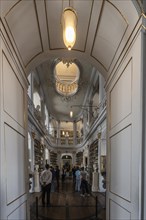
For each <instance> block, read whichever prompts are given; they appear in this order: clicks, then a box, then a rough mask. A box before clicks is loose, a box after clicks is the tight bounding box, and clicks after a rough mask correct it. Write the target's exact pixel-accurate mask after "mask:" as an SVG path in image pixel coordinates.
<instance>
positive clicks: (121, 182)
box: [110, 126, 131, 201]
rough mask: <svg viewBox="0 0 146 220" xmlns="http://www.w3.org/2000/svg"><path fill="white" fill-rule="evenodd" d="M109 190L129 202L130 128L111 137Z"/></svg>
mask: <svg viewBox="0 0 146 220" xmlns="http://www.w3.org/2000/svg"><path fill="white" fill-rule="evenodd" d="M110 141H111V143H110V147H111V167H110V169H111V177H110V190H111V192H113V193H115V194H117V195H119V196H120V197H122V198H124V199H125V200H128V201H130V200H131V198H130V197H131V126H128V127H127V128H125V129H123V130H122V131H120V132H118V133H117V134H115V135H114V136H113V137H111V140H110Z"/></svg>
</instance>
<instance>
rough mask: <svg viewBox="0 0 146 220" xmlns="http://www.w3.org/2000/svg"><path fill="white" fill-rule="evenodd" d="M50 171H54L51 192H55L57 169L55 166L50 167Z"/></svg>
mask: <svg viewBox="0 0 146 220" xmlns="http://www.w3.org/2000/svg"><path fill="white" fill-rule="evenodd" d="M50 171H51V173H52V182H51V192H54V191H55V188H56V187H55V169H54V167H52V166H51V167H50Z"/></svg>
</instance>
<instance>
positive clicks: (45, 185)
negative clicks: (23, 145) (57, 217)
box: [40, 164, 52, 206]
mask: <svg viewBox="0 0 146 220" xmlns="http://www.w3.org/2000/svg"><path fill="white" fill-rule="evenodd" d="M51 182H52V172H51V171H50V169H49V164H46V165H45V170H43V171H42V173H41V175H40V183H41V187H42V205H43V206H45V196H46V194H47V206H50V192H51Z"/></svg>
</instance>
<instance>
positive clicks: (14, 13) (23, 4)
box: [1, 0, 142, 78]
mask: <svg viewBox="0 0 146 220" xmlns="http://www.w3.org/2000/svg"><path fill="white" fill-rule="evenodd" d="M70 4H71V6H73V8H74V9H75V10H76V12H77V16H78V25H77V40H76V43H75V46H74V48H73V50H72V51H67V49H66V48H65V46H64V44H63V37H62V29H61V23H60V19H61V14H62V11H63V9H64V8H65V7H68V6H69V1H63V0H53V1H52V0H42V1H37V0H28V1H23V0H11V1H9V0H5V1H3V4H2V5H1V6H2V7H1V18H2V22H3V24H4V26H5V28H6V30H7V33H8V34H9V36H10V39H11V41H12V43H13V45H14V48H15V50H16V53H17V55H18V57H19V59H20V61H21V63H22V66H23V67H24V70H25V72H27V74H29V72H30V71H31V70H32V69H33V68H34V67H36V66H38V65H39V64H41V63H42V62H44V61H46V60H48V59H50V58H51V59H53V58H54V59H55V58H56V57H70V58H77V59H79V60H80V59H84V61H86V62H89V63H91V64H92V65H93V66H95V67H96V68H97V69H98V70H99V71H100V72H101V74H103V76H104V77H105V78H107V76H108V74H109V73H110V72H111V71H112V69H113V67H114V65H115V63H116V62H117V60H118V58H119V56H120V54H121V53H122V51H123V48H124V46H125V44H126V43H128V39H129V36H130V35H131V33H132V32H133V30H134V27H135V25H136V23H137V21H138V20H139V18H140V16H141V13H142V7H141V5H140V1H136V2H135V3H133V1H132V0H129V1H126V4H125V1H122V0H119V1H115V0H111V1H109V0H99V1H95V0H73V1H71V2H70Z"/></svg>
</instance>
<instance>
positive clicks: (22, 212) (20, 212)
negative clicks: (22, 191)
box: [8, 203, 26, 220]
mask: <svg viewBox="0 0 146 220" xmlns="http://www.w3.org/2000/svg"><path fill="white" fill-rule="evenodd" d="M8 219H11V220H12V219H13V220H14V219H15V220H22V219H26V203H23V204H22V205H21V206H19V207H18V208H17V209H16V210H14V211H13V212H12V213H11V214H10V215H9V216H8Z"/></svg>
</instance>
